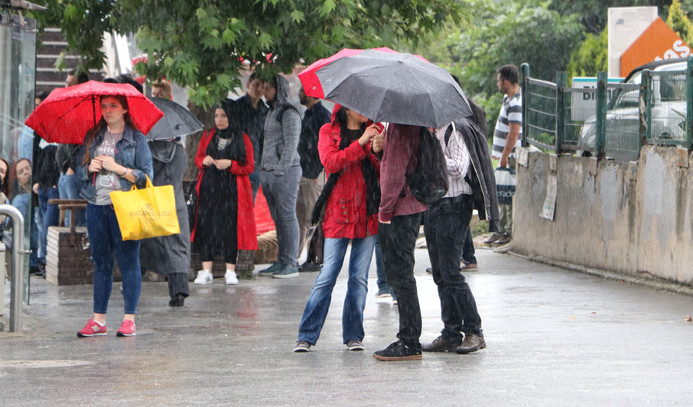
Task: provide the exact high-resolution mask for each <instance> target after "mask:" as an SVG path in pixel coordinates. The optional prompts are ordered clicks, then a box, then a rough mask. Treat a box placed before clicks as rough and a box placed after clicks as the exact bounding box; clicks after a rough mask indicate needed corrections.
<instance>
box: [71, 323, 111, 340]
mask: <svg viewBox="0 0 693 407" xmlns="http://www.w3.org/2000/svg"><path fill="white" fill-rule="evenodd" d="M106 331H107V329H106V325H99V324H98V323H97V322H96V321H94V320H93V319H90V320H89V321H87V324H86V325H84V328H82V330H81V331H79V332H77V336H79V337H80V338H88V337H90V336H102V335H106Z"/></svg>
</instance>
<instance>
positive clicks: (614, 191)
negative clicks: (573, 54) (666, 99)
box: [512, 146, 693, 284]
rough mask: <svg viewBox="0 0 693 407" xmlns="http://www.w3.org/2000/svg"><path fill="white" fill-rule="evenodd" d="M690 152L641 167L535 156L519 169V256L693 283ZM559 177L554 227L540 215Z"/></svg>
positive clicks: (665, 150)
mask: <svg viewBox="0 0 693 407" xmlns="http://www.w3.org/2000/svg"><path fill="white" fill-rule="evenodd" d="M690 161H691V156H690V154H689V153H688V151H687V150H682V149H677V148H675V147H653V146H646V147H644V148H643V150H642V152H641V155H640V160H639V162H637V163H636V162H630V163H620V162H615V161H607V160H602V161H597V160H595V159H593V158H584V157H571V156H560V157H556V156H555V155H549V154H545V153H530V154H529V161H528V166H527V167H523V166H521V165H518V172H517V193H516V194H515V197H514V202H513V205H514V207H513V211H514V223H513V242H512V247H513V251H515V252H517V253H520V254H523V255H527V256H529V257H544V258H548V259H551V260H555V261H561V262H568V263H572V264H577V265H583V266H586V267H593V268H600V269H606V270H612V271H617V272H619V273H624V274H629V275H634V276H642V275H643V274H644V275H652V276H655V277H659V278H663V279H667V280H670V281H675V282H679V283H686V284H690V283H692V282H693V267H692V265H693V217H692V216H691V209H692V208H691V203H693V173H692V171H693V169H691V168H689V165H688V164H689V162H690ZM551 176H556V177H557V198H556V204H555V214H554V219H553V221H550V220H547V219H544V218H541V217H540V216H539V215H540V213H541V211H542V207H543V205H544V200H545V198H546V195H547V185H548V182H549V180H550V177H551Z"/></svg>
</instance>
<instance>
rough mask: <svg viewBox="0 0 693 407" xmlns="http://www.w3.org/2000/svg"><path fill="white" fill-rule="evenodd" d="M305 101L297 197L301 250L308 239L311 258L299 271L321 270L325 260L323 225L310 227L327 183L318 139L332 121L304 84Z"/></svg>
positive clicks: (299, 152)
mask: <svg viewBox="0 0 693 407" xmlns="http://www.w3.org/2000/svg"><path fill="white" fill-rule="evenodd" d="M299 98H300V99H301V104H302V105H304V106H305V107H306V108H307V109H308V110H306V113H305V115H304V116H303V121H302V127H301V138H300V139H299V140H298V155H299V156H300V157H301V170H302V171H303V174H302V176H301V183H300V184H299V186H298V199H297V200H296V217H297V218H298V226H299V228H300V235H299V243H298V254H299V256H300V255H301V253H302V252H303V247H304V245H305V242H306V241H310V243H309V246H308V258H307V259H306V262H305V263H303V264H302V265H301V266H300V267H299V271H318V270H320V265H321V264H322V247H323V243H324V241H325V238H324V236H323V235H322V227H321V226H320V225H318V226H316V227H315V228H312V229H311V227H310V217H311V213H312V211H313V206H315V201H317V200H318V197H319V196H320V193H321V192H322V188H323V187H324V186H325V171H324V169H323V167H322V163H321V162H320V154H319V153H318V140H319V138H320V128H321V127H322V126H323V125H324V124H325V123H329V121H330V112H329V111H328V110H327V109H325V108H324V107H323V106H322V104H321V103H320V99H317V98H314V97H311V96H306V94H305V92H304V91H303V88H301V90H300V91H299Z"/></svg>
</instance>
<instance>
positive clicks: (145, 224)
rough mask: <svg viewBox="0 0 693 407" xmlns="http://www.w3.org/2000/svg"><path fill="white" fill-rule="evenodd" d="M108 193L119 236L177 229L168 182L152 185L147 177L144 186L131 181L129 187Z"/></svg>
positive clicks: (163, 233) (133, 236)
mask: <svg viewBox="0 0 693 407" xmlns="http://www.w3.org/2000/svg"><path fill="white" fill-rule="evenodd" d="M110 195H111V201H113V209H114V210H115V214H116V218H117V219H118V226H120V233H121V234H122V235H123V240H140V239H146V238H149V237H157V236H168V235H173V234H176V233H180V226H179V225H178V215H177V214H176V199H175V196H174V194H173V186H172V185H164V186H161V187H155V186H153V185H152V182H151V181H150V180H149V177H147V186H146V188H143V189H137V187H136V186H135V185H133V186H132V189H131V190H130V191H114V192H111V193H110Z"/></svg>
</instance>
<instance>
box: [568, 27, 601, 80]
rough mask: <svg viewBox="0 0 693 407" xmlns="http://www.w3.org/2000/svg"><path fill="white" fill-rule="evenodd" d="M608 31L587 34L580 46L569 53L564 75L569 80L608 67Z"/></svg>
mask: <svg viewBox="0 0 693 407" xmlns="http://www.w3.org/2000/svg"><path fill="white" fill-rule="evenodd" d="M608 38H609V37H608V33H607V29H606V28H605V29H604V30H603V31H602V32H601V34H599V35H598V36H597V35H594V34H587V36H586V38H585V41H584V42H583V43H582V45H581V46H580V48H578V49H576V50H575V51H573V53H572V54H571V55H570V62H568V68H567V69H566V76H567V77H568V80H569V81H570V80H571V79H572V78H573V77H576V76H597V72H600V71H601V72H604V71H607V70H608V69H609V52H608Z"/></svg>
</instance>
